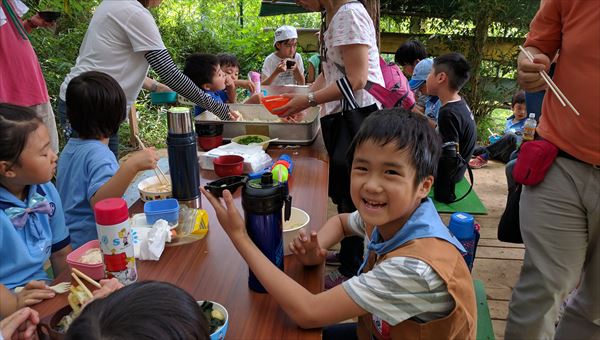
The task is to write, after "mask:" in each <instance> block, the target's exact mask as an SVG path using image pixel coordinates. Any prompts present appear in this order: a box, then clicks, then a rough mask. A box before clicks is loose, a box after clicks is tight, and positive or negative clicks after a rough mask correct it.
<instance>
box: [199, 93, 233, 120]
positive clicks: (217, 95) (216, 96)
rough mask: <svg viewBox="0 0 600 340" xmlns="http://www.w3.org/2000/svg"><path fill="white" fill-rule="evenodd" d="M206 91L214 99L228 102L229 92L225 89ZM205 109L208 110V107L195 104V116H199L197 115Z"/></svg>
mask: <svg viewBox="0 0 600 340" xmlns="http://www.w3.org/2000/svg"><path fill="white" fill-rule="evenodd" d="M204 93H206V94H207V95H209V96H210V97H211V98H212V99H214V100H215V101H216V102H219V103H226V102H227V100H228V99H229V97H228V96H227V93H225V91H224V90H220V91H204ZM204 111H206V109H204V108H202V107H200V106H194V116H197V115H199V114H201V113H202V112H204Z"/></svg>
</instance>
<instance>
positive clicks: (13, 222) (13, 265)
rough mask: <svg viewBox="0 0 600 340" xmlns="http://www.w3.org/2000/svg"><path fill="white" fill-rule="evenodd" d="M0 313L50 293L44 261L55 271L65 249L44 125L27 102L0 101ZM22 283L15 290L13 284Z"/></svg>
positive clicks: (63, 267)
mask: <svg viewBox="0 0 600 340" xmlns="http://www.w3.org/2000/svg"><path fill="white" fill-rule="evenodd" d="M0 131H2V133H0V259H1V260H0V319H1V318H3V317H7V316H8V315H9V314H11V313H13V312H15V311H16V310H17V309H19V308H22V307H26V306H30V305H33V304H36V303H38V302H41V301H42V300H45V299H50V298H52V297H54V295H55V294H54V292H53V291H52V290H50V289H49V287H48V286H47V285H46V282H48V281H49V280H50V279H49V277H48V274H47V273H46V271H44V263H45V262H46V261H48V260H50V262H51V263H52V270H53V272H54V274H55V275H58V274H60V273H61V272H63V271H64V270H66V268H67V264H66V262H65V260H66V257H67V254H68V253H69V252H70V251H71V247H70V246H69V243H70V242H71V239H70V238H69V231H68V230H67V227H66V226H65V217H64V214H63V206H62V203H61V200H60V196H59V194H58V192H57V191H56V188H55V187H54V185H53V184H52V182H50V180H51V179H52V177H53V176H54V171H55V169H56V159H57V157H56V154H55V153H54V151H52V148H51V141H50V135H49V133H48V128H47V127H46V125H45V124H44V122H43V121H42V119H41V118H40V117H39V116H38V115H37V114H36V113H35V111H33V110H32V109H30V108H26V107H21V106H15V105H10V104H0ZM17 287H22V288H23V289H22V290H21V291H19V292H14V293H13V290H14V289H15V288H17Z"/></svg>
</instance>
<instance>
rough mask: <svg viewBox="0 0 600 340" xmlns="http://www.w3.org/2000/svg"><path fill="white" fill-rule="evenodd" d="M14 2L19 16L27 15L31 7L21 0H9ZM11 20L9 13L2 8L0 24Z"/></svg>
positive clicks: (0, 10)
mask: <svg viewBox="0 0 600 340" xmlns="http://www.w3.org/2000/svg"><path fill="white" fill-rule="evenodd" d="M8 1H9V2H11V3H12V4H13V8H14V9H16V10H17V13H15V14H16V15H17V16H18V17H19V18H20V17H22V16H23V15H25V13H27V11H29V8H28V7H27V6H26V5H25V4H24V3H23V2H22V1H21V0H8ZM8 20H10V17H9V16H8V13H4V10H3V9H0V26H2V25H4V24H6V23H7V22H8Z"/></svg>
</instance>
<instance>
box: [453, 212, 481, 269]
mask: <svg viewBox="0 0 600 340" xmlns="http://www.w3.org/2000/svg"><path fill="white" fill-rule="evenodd" d="M448 228H449V229H450V231H451V232H452V234H454V236H455V237H456V238H457V239H458V241H459V242H460V243H461V244H462V245H463V247H464V248H465V250H466V251H467V253H466V254H464V255H463V257H464V259H465V262H466V263H467V266H468V267H469V270H471V269H473V261H474V260H475V250H476V249H477V242H478V241H479V233H478V232H477V230H476V228H475V219H474V218H473V216H471V215H470V214H467V213H463V212H456V213H454V214H452V216H451V217H450V224H449V225H448Z"/></svg>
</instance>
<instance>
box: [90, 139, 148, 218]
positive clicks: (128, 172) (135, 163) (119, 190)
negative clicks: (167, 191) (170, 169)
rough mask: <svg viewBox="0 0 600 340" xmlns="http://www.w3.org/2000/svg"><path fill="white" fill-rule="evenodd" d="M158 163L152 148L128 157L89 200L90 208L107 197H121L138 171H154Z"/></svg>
mask: <svg viewBox="0 0 600 340" xmlns="http://www.w3.org/2000/svg"><path fill="white" fill-rule="evenodd" d="M157 162H158V156H156V152H155V150H154V148H147V149H144V150H140V151H137V152H135V153H133V154H132V155H131V157H129V159H127V160H126V161H125V162H124V163H123V164H122V165H121V166H120V167H119V170H117V172H116V173H115V175H114V176H112V178H111V179H109V180H108V181H107V182H106V183H104V185H102V186H101V187H100V188H99V189H98V190H97V191H96V193H95V194H94V195H93V196H92V197H91V198H90V205H91V206H92V208H93V207H94V205H96V203H98V202H99V201H101V200H103V199H105V198H109V197H121V196H123V194H124V193H125V190H127V187H128V186H129V183H131V181H132V180H133V179H134V178H135V175H136V174H137V173H138V171H141V170H146V169H154V168H155V167H156V163H157Z"/></svg>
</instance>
